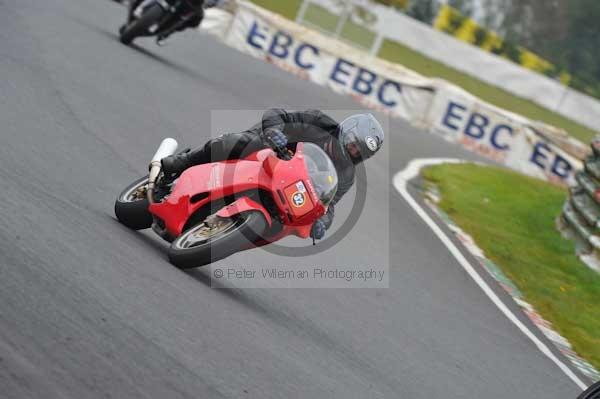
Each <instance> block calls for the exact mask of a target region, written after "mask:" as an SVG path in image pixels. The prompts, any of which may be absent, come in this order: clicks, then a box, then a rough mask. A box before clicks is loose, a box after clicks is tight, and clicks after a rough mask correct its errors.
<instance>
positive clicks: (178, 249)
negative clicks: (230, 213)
mask: <svg viewBox="0 0 600 399" xmlns="http://www.w3.org/2000/svg"><path fill="white" fill-rule="evenodd" d="M218 219H219V220H218V221H216V222H212V223H211V224H210V227H209V225H208V224H207V223H206V222H204V223H200V224H198V225H196V226H193V227H191V228H190V229H188V230H186V231H185V232H184V233H182V234H181V235H180V236H179V237H177V238H176V239H175V240H174V241H173V242H172V243H171V248H169V261H170V262H171V263H172V264H174V265H175V266H177V267H178V268H180V269H190V268H193V267H198V266H203V265H207V264H209V263H212V262H216V261H217V260H220V259H223V258H226V257H228V256H230V255H233V254H234V253H236V252H239V251H241V250H244V249H246V248H248V247H251V246H252V243H254V242H256V240H257V239H259V238H260V237H261V236H262V234H263V233H264V232H265V230H266V229H267V221H266V220H265V217H264V216H263V214H262V213H260V212H258V211H252V212H246V213H244V214H241V215H236V216H234V217H232V218H218Z"/></svg>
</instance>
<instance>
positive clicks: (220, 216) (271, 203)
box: [115, 139, 338, 268]
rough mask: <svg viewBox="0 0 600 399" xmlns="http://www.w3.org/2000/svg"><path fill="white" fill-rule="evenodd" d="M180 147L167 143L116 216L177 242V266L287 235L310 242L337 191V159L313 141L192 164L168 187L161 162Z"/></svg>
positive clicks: (172, 252) (173, 257)
mask: <svg viewBox="0 0 600 399" xmlns="http://www.w3.org/2000/svg"><path fill="white" fill-rule="evenodd" d="M176 149H177V142H176V141H175V140H173V139H165V140H164V141H163V143H162V144H161V146H160V147H159V149H158V150H157V152H156V154H155V155H154V157H153V158H152V162H151V164H150V173H149V175H148V176H146V177H144V178H141V179H139V180H137V181H135V182H134V183H132V184H131V185H130V186H129V187H127V188H126V189H125V190H124V191H123V192H122V193H121V194H120V195H119V197H118V198H117V200H116V202H115V214H116V216H117V218H118V219H119V221H120V222H121V223H123V224H124V225H126V226H127V227H129V228H132V229H134V230H141V229H146V228H150V227H152V229H153V230H154V231H155V232H156V233H157V234H158V235H159V236H160V237H162V238H163V239H165V240H167V241H169V242H171V247H170V249H169V260H170V261H171V263H173V264H174V265H175V266H177V267H179V268H192V267H197V266H202V265H206V264H208V263H211V262H214V261H217V260H219V259H223V258H226V257H228V256H230V255H232V254H234V253H236V252H239V251H243V250H246V249H250V248H254V247H258V246H262V245H266V244H269V243H272V242H275V241H277V240H280V239H282V238H283V237H286V236H289V235H295V236H298V237H300V238H308V237H309V235H310V230H311V227H312V225H313V223H314V222H315V221H316V220H317V219H318V218H319V217H321V216H322V215H323V214H324V213H325V212H326V210H327V206H328V204H329V203H330V202H331V200H332V199H333V197H334V195H335V192H336V190H337V184H338V177H337V173H336V170H335V167H334V165H333V163H332V162H331V159H329V157H328V156H327V154H326V153H325V151H323V150H322V149H321V148H320V147H318V146H316V145H314V144H312V143H295V144H292V145H290V146H288V148H287V149H285V150H284V149H275V150H273V149H270V148H268V149H263V150H260V151H257V152H255V153H253V154H250V155H249V156H247V157H246V158H244V159H239V160H230V161H223V162H215V163H210V164H204V165H198V166H194V167H191V168H189V169H187V170H186V171H184V172H183V173H182V174H181V176H179V178H178V179H177V180H175V181H174V182H172V183H170V184H164V183H163V182H164V181H165V178H164V176H163V173H162V172H161V170H160V168H161V166H160V160H161V159H162V158H164V157H166V156H169V155H172V154H174V153H175V151H176Z"/></svg>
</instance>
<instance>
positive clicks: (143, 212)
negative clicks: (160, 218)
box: [115, 176, 152, 230]
mask: <svg viewBox="0 0 600 399" xmlns="http://www.w3.org/2000/svg"><path fill="white" fill-rule="evenodd" d="M146 184H148V176H146V177H142V178H141V179H138V180H136V181H135V182H133V183H131V184H130V185H129V186H128V187H127V188H126V189H125V190H123V192H121V194H119V196H118V197H117V199H116V201H115V216H116V217H117V219H119V222H121V223H122V224H124V225H125V226H127V227H129V228H130V229H133V230H143V229H148V228H150V227H151V226H152V215H151V214H150V212H149V211H148V207H149V206H150V204H149V202H148V199H147V198H146V197H145V196H140V195H139V193H138V190H139V189H142V188H143V187H144V185H146Z"/></svg>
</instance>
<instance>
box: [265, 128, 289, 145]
mask: <svg viewBox="0 0 600 399" xmlns="http://www.w3.org/2000/svg"><path fill="white" fill-rule="evenodd" d="M265 136H266V138H267V141H268V142H269V143H270V144H271V145H273V146H275V147H276V148H279V149H285V148H286V147H287V144H288V139H287V137H286V136H285V134H283V132H282V131H281V130H279V129H269V130H268V131H267V132H265Z"/></svg>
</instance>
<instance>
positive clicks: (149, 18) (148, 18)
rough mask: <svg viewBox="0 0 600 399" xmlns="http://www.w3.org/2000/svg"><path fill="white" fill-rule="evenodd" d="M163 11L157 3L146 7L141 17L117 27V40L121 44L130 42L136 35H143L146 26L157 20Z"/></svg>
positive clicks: (146, 30) (148, 26) (145, 31)
mask: <svg viewBox="0 0 600 399" xmlns="http://www.w3.org/2000/svg"><path fill="white" fill-rule="evenodd" d="M164 13H165V10H164V9H163V8H162V7H161V6H160V5H159V4H152V5H151V6H149V7H148V8H146V10H145V11H144V13H143V14H142V16H141V17H139V18H138V19H134V20H133V21H131V22H130V23H128V24H126V25H123V26H122V27H121V29H119V40H120V41H121V43H123V44H127V45H128V44H131V42H133V40H134V39H135V38H136V37H138V36H142V35H145V34H146V33H147V32H148V28H150V27H151V26H152V25H153V24H155V23H156V22H158V21H159V20H160V19H161V18H162V16H163V14H164Z"/></svg>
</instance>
